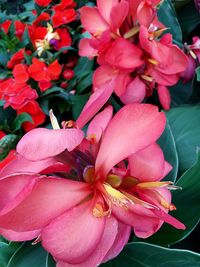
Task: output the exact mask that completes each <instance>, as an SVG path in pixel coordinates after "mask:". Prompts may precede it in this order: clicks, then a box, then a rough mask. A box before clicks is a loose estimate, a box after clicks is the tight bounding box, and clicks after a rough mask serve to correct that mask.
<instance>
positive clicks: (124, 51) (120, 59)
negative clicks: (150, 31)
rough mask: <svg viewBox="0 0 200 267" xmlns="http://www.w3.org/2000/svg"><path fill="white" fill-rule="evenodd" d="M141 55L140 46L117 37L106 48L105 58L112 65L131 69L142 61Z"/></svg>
mask: <svg viewBox="0 0 200 267" xmlns="http://www.w3.org/2000/svg"><path fill="white" fill-rule="evenodd" d="M141 57H142V51H141V50H140V48H138V47H137V46H136V45H134V44H132V43H130V42H129V41H128V40H125V39H123V38H118V39H116V40H115V41H114V42H113V43H112V45H111V47H110V48H109V49H108V50H107V52H106V55H105V60H106V62H107V63H108V64H110V65H112V66H114V67H117V68H120V69H122V70H123V69H124V70H128V71H133V70H134V69H135V68H136V67H139V66H140V65H141V64H142V63H143V61H142V59H141Z"/></svg>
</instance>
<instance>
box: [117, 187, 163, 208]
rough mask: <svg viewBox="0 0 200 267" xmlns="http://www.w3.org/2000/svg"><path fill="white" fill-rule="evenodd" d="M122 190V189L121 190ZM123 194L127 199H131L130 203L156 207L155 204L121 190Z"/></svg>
mask: <svg viewBox="0 0 200 267" xmlns="http://www.w3.org/2000/svg"><path fill="white" fill-rule="evenodd" d="M122 192H123V191H122ZM123 194H124V195H126V196H127V197H128V199H130V200H131V201H132V204H134V203H135V204H139V205H142V206H144V207H146V208H148V209H155V208H156V209H158V208H157V207H156V206H154V205H152V204H149V203H147V202H145V201H143V200H141V199H139V198H137V197H135V196H133V195H130V194H129V193H127V192H123Z"/></svg>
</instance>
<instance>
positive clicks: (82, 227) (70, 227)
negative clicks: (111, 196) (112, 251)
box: [42, 201, 105, 266]
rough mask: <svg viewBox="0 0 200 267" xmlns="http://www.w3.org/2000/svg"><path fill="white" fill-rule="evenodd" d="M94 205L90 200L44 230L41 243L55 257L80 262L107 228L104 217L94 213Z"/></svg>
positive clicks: (85, 257) (88, 254) (70, 261)
mask: <svg viewBox="0 0 200 267" xmlns="http://www.w3.org/2000/svg"><path fill="white" fill-rule="evenodd" d="M93 205H94V203H93V201H87V202H85V203H83V204H81V205H79V206H77V207H75V208H73V209H71V210H70V211H67V212H65V213H64V214H62V215H61V216H59V217H58V218H56V219H55V220H54V221H52V222H51V223H50V224H49V225H48V226H46V227H45V228H44V229H43V231H42V245H43V246H44V248H45V249H46V250H47V251H48V252H50V253H51V254H52V255H53V257H55V258H56V259H58V260H60V261H66V262H68V263H71V264H73V263H74V264H77V263H81V262H83V261H84V260H86V259H87V258H88V257H89V256H90V254H91V253H92V252H93V251H94V250H95V248H96V247H97V245H98V243H99V241H100V240H101V236H102V234H103V231H104V227H105V218H103V217H102V218H96V217H95V216H94V215H93V214H92V209H93ZM72 266H73V265H72Z"/></svg>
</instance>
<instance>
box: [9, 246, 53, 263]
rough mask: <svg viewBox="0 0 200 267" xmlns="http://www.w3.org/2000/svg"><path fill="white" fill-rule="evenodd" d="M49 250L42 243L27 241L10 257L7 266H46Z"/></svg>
mask: <svg viewBox="0 0 200 267" xmlns="http://www.w3.org/2000/svg"><path fill="white" fill-rule="evenodd" d="M46 258H47V252H46V251H45V250H44V249H43V248H42V247H41V245H39V244H37V245H31V244H30V243H25V244H24V245H23V246H22V247H21V248H20V249H19V250H18V251H17V252H16V253H15V254H14V255H13V256H12V258H11V259H10V261H9V264H8V265H7V267H46V266H48V265H46Z"/></svg>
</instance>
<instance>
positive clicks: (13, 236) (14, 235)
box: [0, 229, 41, 241]
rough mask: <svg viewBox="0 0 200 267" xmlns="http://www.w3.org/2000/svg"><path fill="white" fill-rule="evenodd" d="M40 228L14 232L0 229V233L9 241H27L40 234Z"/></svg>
mask: <svg viewBox="0 0 200 267" xmlns="http://www.w3.org/2000/svg"><path fill="white" fill-rule="evenodd" d="M40 232H41V231H40V230H35V231H29V232H15V231H12V230H5V229H0V234H1V235H2V236H4V237H5V238H6V239H8V240H11V241H25V240H26V241H27V240H32V239H34V238H37V237H38V236H39V234H40Z"/></svg>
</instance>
